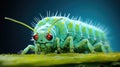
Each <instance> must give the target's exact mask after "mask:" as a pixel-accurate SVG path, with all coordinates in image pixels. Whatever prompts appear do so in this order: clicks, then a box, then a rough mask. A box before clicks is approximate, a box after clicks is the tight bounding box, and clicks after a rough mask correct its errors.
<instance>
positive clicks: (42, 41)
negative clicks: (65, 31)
mask: <svg viewBox="0 0 120 67" xmlns="http://www.w3.org/2000/svg"><path fill="white" fill-rule="evenodd" d="M50 26H51V25H50V24H45V25H43V26H41V27H39V28H38V29H37V30H36V32H35V33H34V35H33V39H34V41H35V43H36V44H39V46H40V47H41V48H46V46H53V42H54V40H55V38H56V33H55V30H54V29H53V28H52V29H51V31H50V32H47V31H48V28H49V27H50Z"/></svg>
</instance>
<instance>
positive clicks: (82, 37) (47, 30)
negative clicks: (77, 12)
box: [5, 16, 111, 54]
mask: <svg viewBox="0 0 120 67" xmlns="http://www.w3.org/2000/svg"><path fill="white" fill-rule="evenodd" d="M5 19H8V20H11V21H14V22H17V23H19V24H22V25H24V26H26V27H28V28H29V29H31V30H32V31H33V32H34V34H33V39H34V45H28V46H27V47H26V48H25V49H24V50H23V51H22V54H26V53H27V52H28V51H29V50H32V51H34V52H35V53H36V54H39V53H51V52H52V53H53V52H57V53H66V52H75V53H84V52H89V53H94V52H111V48H110V45H109V43H108V40H107V38H106V34H105V32H104V31H102V30H101V29H98V28H96V27H94V26H92V25H89V24H86V23H83V22H81V21H77V20H72V19H69V18H67V17H60V16H52V17H45V18H43V19H42V20H39V22H38V23H37V24H36V26H35V27H34V28H31V27H30V26H28V25H26V24H24V23H22V22H19V21H17V20H14V19H11V18H8V17H6V18H5Z"/></svg>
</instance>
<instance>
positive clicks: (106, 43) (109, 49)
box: [104, 42, 112, 52]
mask: <svg viewBox="0 0 120 67" xmlns="http://www.w3.org/2000/svg"><path fill="white" fill-rule="evenodd" d="M104 46H105V49H106V50H107V52H112V49H111V47H110V45H109V44H108V42H105V45H104Z"/></svg>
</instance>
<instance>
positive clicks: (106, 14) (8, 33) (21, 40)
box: [0, 0, 120, 53]
mask: <svg viewBox="0 0 120 67" xmlns="http://www.w3.org/2000/svg"><path fill="white" fill-rule="evenodd" d="M47 11H50V12H51V13H53V12H54V13H55V12H56V11H58V12H61V13H62V15H64V14H65V13H66V14H68V13H70V14H71V15H70V18H71V17H72V16H74V17H79V16H81V20H82V21H84V22H87V21H88V22H89V21H92V22H93V24H98V23H99V24H100V26H103V27H105V28H106V29H108V32H107V34H108V36H107V37H108V39H109V41H110V45H111V47H112V49H113V51H115V52H120V44H119V43H120V39H119V38H120V30H119V29H120V26H119V25H120V1H119V0H3V1H2V0H0V53H17V52H19V51H20V50H23V49H24V48H25V47H26V46H27V45H29V44H33V42H32V41H30V39H31V37H32V31H31V30H29V29H27V28H25V27H23V26H21V25H19V24H16V23H12V22H11V21H8V20H4V17H10V18H13V19H16V20H19V21H22V22H24V23H26V24H28V25H30V26H32V25H31V23H32V22H33V21H34V17H39V13H41V14H42V16H46V14H47Z"/></svg>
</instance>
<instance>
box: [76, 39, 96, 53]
mask: <svg viewBox="0 0 120 67" xmlns="http://www.w3.org/2000/svg"><path fill="white" fill-rule="evenodd" d="M76 48H78V51H84V50H88V51H90V52H91V53H94V48H93V46H92V45H91V43H90V42H89V40H88V39H83V40H81V41H80V42H79V43H77V44H76Z"/></svg>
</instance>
